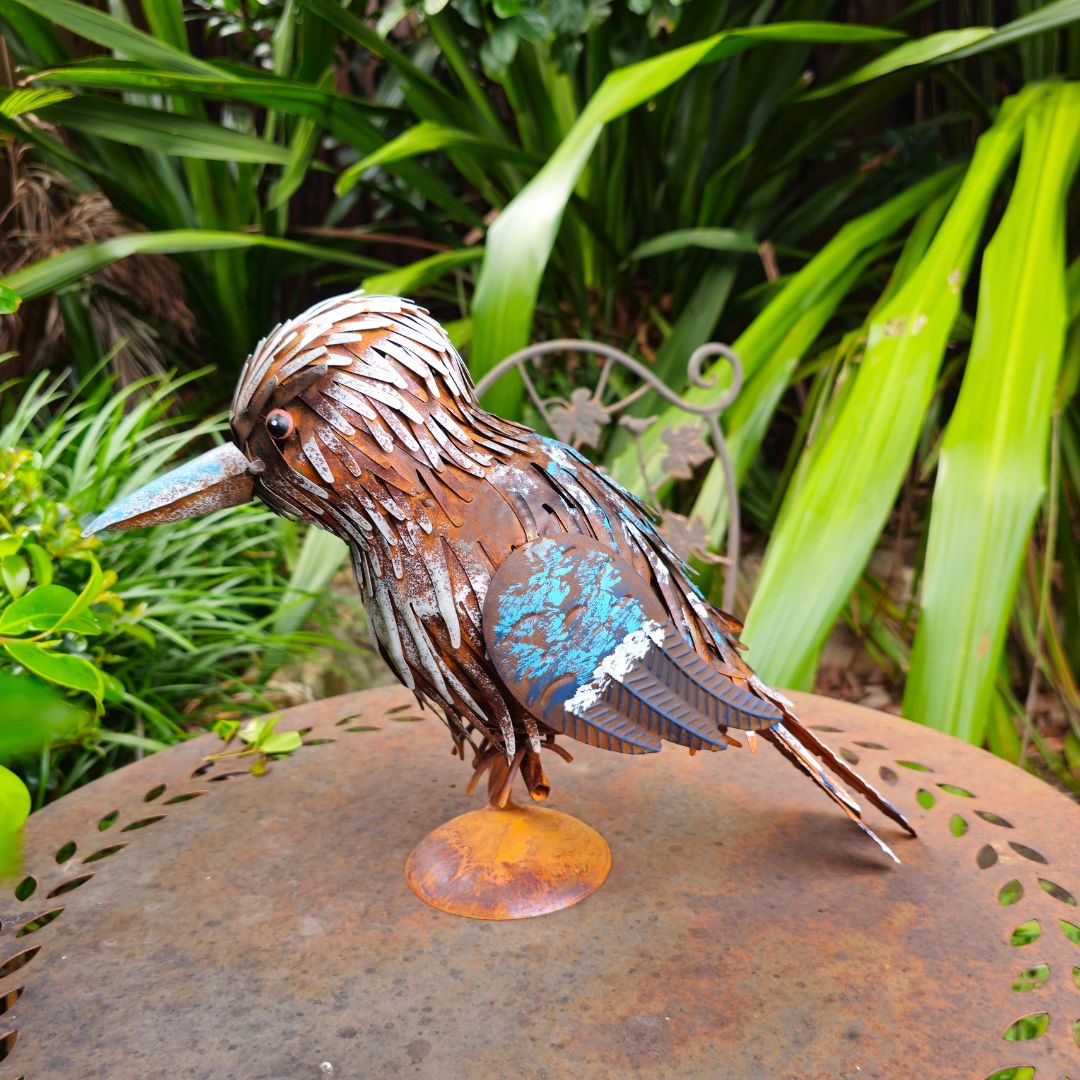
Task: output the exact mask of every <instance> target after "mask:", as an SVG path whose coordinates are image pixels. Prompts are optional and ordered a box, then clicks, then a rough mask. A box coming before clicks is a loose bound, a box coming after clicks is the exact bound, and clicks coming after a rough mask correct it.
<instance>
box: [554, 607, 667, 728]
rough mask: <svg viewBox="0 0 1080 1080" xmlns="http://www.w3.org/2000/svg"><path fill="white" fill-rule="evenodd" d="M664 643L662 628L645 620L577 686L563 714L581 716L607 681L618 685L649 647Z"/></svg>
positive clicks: (652, 621) (598, 696) (651, 621)
mask: <svg viewBox="0 0 1080 1080" xmlns="http://www.w3.org/2000/svg"><path fill="white" fill-rule="evenodd" d="M663 643H664V628H663V627H662V626H661V625H660V624H659V623H658V622H656V621H655V620H654V619H649V621H648V622H646V623H645V624H644V625H643V626H642V627H641V628H640V629H639V630H633V631H631V632H630V633H629V634H627V635H626V637H624V638H623V639H622V641H620V642H619V644H618V645H616V646H615V648H614V650H613V651H612V652H610V653H609V654H608V655H607V656H605V657H604V659H603V660H601V661H600V663H599V664H598V665H597V667H596V670H595V671H593V677H592V678H591V679H590V680H589V681H588V682H587V683H584V684H583V685H581V686H579V687H578V689H577V693H576V694H574V696H573V697H572V698H571V699H570V700H569V701H568V702H567V703H566V711H567V712H570V713H573V714H574V715H575V716H581V715H582V714H583V713H585V712H586V711H587V710H589V709H590V708H592V706H593V705H595V704H596V703H597V702H598V701H599V700H600V695H601V694H603V692H604V690H605V689H606V688H607V685H608V683H609V682H611V680H612V679H614V680H615V681H616V682H620V683H621V682H622V681H623V679H625V678H626V676H627V675H629V674H630V670H631V669H632V668H633V666H634V665H635V664H636V663H637V662H638V661H639V660H641V659H642V658H643V657H644V656H645V654H646V653H647V652H648V651H649V647H650V646H651V645H656V646H657V647H659V646H661V645H663Z"/></svg>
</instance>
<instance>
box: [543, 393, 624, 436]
mask: <svg viewBox="0 0 1080 1080" xmlns="http://www.w3.org/2000/svg"><path fill="white" fill-rule="evenodd" d="M610 419H611V418H610V417H609V416H608V413H607V410H606V409H605V408H604V406H603V405H601V404H600V402H598V401H597V400H596V399H595V398H594V397H593V392H592V391H591V390H587V389H585V388H584V387H580V386H579V387H578V388H577V389H576V390H575V391H574V392H573V393H572V394H571V395H570V401H569V403H568V404H565V405H557V406H556V407H555V408H554V409H552V410H551V430H552V431H553V432H554V434H555V438H556V439H559V440H560V441H561V442H564V443H575V444H577V445H580V446H592V447H596V446H599V445H600V438H601V436H602V435H603V433H604V428H605V427H607V425H608V423H609V422H610Z"/></svg>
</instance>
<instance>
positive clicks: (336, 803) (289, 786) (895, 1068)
mask: <svg viewBox="0 0 1080 1080" xmlns="http://www.w3.org/2000/svg"><path fill="white" fill-rule="evenodd" d="M795 697H796V704H797V706H798V708H799V709H800V711H801V713H802V714H803V715H804V717H805V718H806V720H807V721H808V722H809V723H811V724H813V725H814V726H816V727H817V728H818V729H819V730H825V731H826V732H827V734H828V737H829V739H830V740H831V741H832V742H833V744H834V745H835V746H837V747H843V751H842V752H843V754H844V756H845V757H848V758H849V759H850V760H854V759H856V758H858V763H859V767H860V769H862V770H865V774H866V775H868V776H869V777H871V778H876V779H877V780H879V781H880V782H881V783H882V786H883V787H884V788H885V789H886V790H888V791H889V792H890V793H891V796H892V797H893V798H894V799H895V801H896V802H897V803H898V804H899V805H900V807H901V808H902V809H903V811H904V812H905V813H907V814H909V815H911V816H912V818H913V820H914V821H915V823H916V825H917V828H918V829H919V831H920V836H919V838H918V839H917V840H911V839H905V838H904V837H903V836H902V835H900V834H899V832H898V830H896V829H894V828H891V827H888V828H885V834H886V835H887V836H888V838H889V839H890V841H892V842H894V844H895V847H896V850H897V852H898V854H899V855H900V857H901V858H902V859H903V860H904V865H903V866H901V867H895V866H892V865H890V864H887V863H886V861H885V860H884V859H883V858H882V857H881V855H880V853H879V852H878V851H877V850H876V849H875V848H874V846H873V845H872V844H869V843H867V841H866V840H865V838H863V837H862V836H861V835H860V834H859V833H858V831H857V830H855V829H854V828H852V826H851V825H850V823H849V822H847V821H846V820H845V819H844V818H843V817H842V816H841V815H839V814H836V813H834V812H833V808H832V807H831V806H829V805H828V804H827V803H826V802H825V801H824V800H822V799H821V798H820V795H819V793H818V792H817V791H816V790H815V789H814V787H813V785H811V784H809V783H806V782H804V781H803V780H802V778H800V777H798V776H797V775H795V774H794V773H793V772H792V771H791V769H790V766H789V765H788V764H787V763H786V762H785V761H783V760H782V759H781V758H780V756H779V755H776V754H771V753H769V752H767V751H766V750H763V751H762V752H760V753H758V754H756V755H751V754H749V753H746V752H740V753H728V754H724V755H723V756H722V757H718V756H714V755H708V754H699V755H697V756H695V757H689V756H687V755H686V754H684V753H680V752H678V751H676V750H675V749H674V748H667V749H666V750H665V752H664V753H662V754H658V755H650V756H648V757H644V758H628V757H625V756H622V755H615V754H604V753H602V752H600V751H596V750H591V749H589V748H587V747H582V746H575V747H573V750H574V754H575V761H574V763H573V764H572V765H568V766H561V765H559V766H558V767H557V770H556V771H554V772H553V774H552V779H553V781H554V782H555V789H554V796H553V800H552V801H553V802H554V804H555V805H557V806H558V807H559V808H561V809H564V810H567V811H570V812H572V813H574V814H575V815H576V816H578V817H581V818H582V819H584V820H585V821H587V822H589V823H590V824H592V825H594V826H595V827H596V828H598V829H599V830H600V831H601V832H602V833H603V834H604V836H605V837H606V838H607V840H608V841H609V843H610V845H611V849H612V853H613V857H614V867H613V869H612V872H611V876H610V877H609V878H608V880H607V882H606V884H605V885H604V887H603V888H602V889H600V890H599V891H598V892H597V893H596V894H595V895H593V896H591V897H589V898H588V899H587V900H585V901H583V902H582V903H580V904H578V905H577V906H575V907H572V908H569V909H567V910H565V911H561V912H558V913H556V914H553V915H547V916H544V917H541V918H536V919H528V920H523V921H520V922H503V923H492V922H478V921H474V920H470V919H462V918H457V917H455V916H452V915H446V914H443V913H441V912H439V911H436V910H434V909H432V908H429V907H427V906H426V905H425V904H422V903H420V901H418V900H417V899H416V897H414V896H413V895H412V893H411V892H410V891H409V890H408V888H407V887H406V884H405V881H404V878H403V872H402V867H403V863H404V859H405V857H406V855H407V853H408V852H409V850H410V848H411V847H412V846H413V844H414V843H415V842H416V841H417V840H419V839H420V838H421V837H422V836H423V835H424V834H425V833H426V832H427V831H428V830H429V829H431V828H433V827H434V826H436V825H438V824H439V823H440V822H442V821H444V820H446V819H447V818H449V817H451V816H453V815H454V814H456V813H459V812H461V811H463V810H465V809H469V808H470V806H475V805H479V803H478V802H477V801H476V800H473V801H471V802H470V801H469V800H467V799H466V797H465V795H464V787H465V783H466V780H467V773H468V770H467V769H466V768H465V767H463V766H462V764H461V762H460V761H457V760H455V759H453V758H451V757H450V755H449V754H448V752H447V750H448V745H449V740H448V739H447V737H446V733H445V730H444V728H443V726H442V724H441V723H440V722H439V721H438V720H437V719H435V718H434V717H432V716H430V714H428V715H427V718H426V719H421V720H419V721H416V720H415V719H414V718H415V717H416V711H415V706H414V704H413V702H412V699H411V698H410V697H409V696H408V694H407V693H406V692H405V691H404V690H399V689H397V688H394V689H386V690H374V691H367V692H364V693H360V694H350V695H346V696H344V697H340V698H334V699H331V700H328V701H323V702H320V703H318V704H314V705H303V706H299V707H297V708H295V709H291V710H287V711H286V712H285V713H284V719H283V721H282V723H281V724H280V725H279V730H284V729H287V728H299V729H305V728H309V729H310V730H309V731H308V732H307V733H306V734H305V735H304V739H305V743H306V745H305V746H304V747H303V748H301V749H300V750H298V751H297V752H296V753H295V754H294V755H292V757H290V758H288V759H283V760H279V761H276V762H275V763H273V764H272V765H271V767H270V770H269V773H268V775H266V776H264V777H253V776H251V775H250V773H248V772H247V771H246V770H244V769H243V768H242V767H240V766H238V765H237V764H236V763H235V762H232V763H230V762H227V761H224V762H216V763H212V764H208V763H206V762H205V760H204V759H205V756H206V755H207V754H208V753H210V752H212V751H213V750H215V749H216V748H217V747H218V746H219V745H220V744H219V743H218V742H217V740H215V739H213V738H212V737H204V738H200V739H196V740H193V741H192V742H189V743H185V744H183V745H181V746H178V747H174V748H173V749H171V750H168V751H164V752H162V753H159V754H156V755H154V756H152V757H149V758H147V759H145V760H143V761H140V762H138V763H136V764H133V765H129V766H128V767H126V768H124V769H121V770H119V771H118V772H115V773H112V774H110V775H108V776H106V777H104V778H103V779H101V780H98V781H96V782H95V783H92V784H90V785H88V786H87V787H84V788H81V789H79V790H77V791H75V792H74V793H72V794H70V795H68V796H66V797H65V798H63V799H60V800H59V801H58V802H56V803H54V804H52V805H51V806H48V807H46V808H45V809H44V810H43V811H41V812H39V813H37V814H35V815H33V817H32V818H31V820H30V822H29V828H28V833H27V857H26V863H25V872H26V874H27V875H29V876H32V878H33V879H34V881H33V883H31V882H29V881H27V882H25V883H24V884H23V885H22V888H21V890H20V894H21V895H23V896H25V897H26V898H25V899H24V900H22V901H19V900H17V899H16V898H15V897H14V896H13V895H12V893H11V890H10V889H8V890H6V892H5V894H4V895H3V896H2V897H0V1045H2V1046H3V1047H4V1049H5V1050H6V1051H7V1053H6V1057H5V1059H4V1060H3V1063H2V1064H0V1078H2V1080H15V1078H19V1077H22V1078H25V1080H90V1078H106V1080H128V1078H132V1080H134V1078H138V1080H146V1078H149V1077H167V1078H174V1077H175V1078H187V1077H200V1078H211V1080H232V1078H236V1080H264V1078H265V1080H294V1078H299V1080H303V1078H311V1080H325V1078H327V1077H332V1078H333V1080H360V1078H364V1080H370V1078H378V1080H382V1078H384V1077H421V1078H427V1077H431V1078H438V1080H445V1078H447V1077H455V1078H465V1080H471V1078H473V1077H477V1078H478V1077H496V1078H501V1077H515V1078H522V1080H541V1078H548V1080H559V1078H562V1077H572V1078H574V1080H594V1078H607V1077H687V1078H697V1077H701V1078H709V1080H717V1078H727V1077H733V1078H752V1080H757V1078H786V1077H810V1078H814V1080H818V1078H831V1077H860V1078H869V1077H882V1078H887V1080H897V1078H914V1077H920V1078H933V1080H948V1078H952V1077H958V1078H960V1077H973V1078H979V1080H981V1078H984V1077H987V1076H992V1075H995V1074H996V1073H998V1072H999V1071H1000V1070H1007V1069H1016V1070H1018V1071H1017V1072H1015V1073H1010V1072H1004V1073H1002V1076H1004V1077H1016V1078H1026V1077H1030V1076H1033V1075H1034V1076H1037V1077H1038V1078H1039V1080H1044V1078H1055V1080H1060V1078H1061V1077H1063V1076H1069V1075H1071V1076H1072V1077H1073V1078H1074V1080H1077V1078H1080V1046H1078V1041H1077V1040H1078V1039H1080V1026H1078V1023H1077V1022H1078V1020H1080V913H1078V911H1080V909H1078V908H1077V906H1076V897H1077V896H1080V875H1078V873H1077V871H1078V867H1080V858H1078V853H1080V807H1077V806H1076V805H1075V804H1073V803H1072V802H1071V801H1069V800H1068V799H1067V798H1066V797H1064V796H1063V795H1060V794H1058V793H1057V792H1055V791H1054V790H1052V789H1051V788H1050V787H1049V786H1047V785H1046V784H1044V783H1042V782H1041V781H1039V780H1037V779H1035V778H1033V777H1031V776H1028V775H1026V774H1024V773H1023V772H1021V771H1020V770H1019V769H1016V768H1014V767H1013V766H1011V765H1009V764H1007V763H1005V762H1002V761H999V760H998V759H996V758H994V757H992V756H990V755H989V754H986V753H984V752H982V751H980V750H976V749H973V748H972V747H969V746H966V745H965V744H963V743H961V742H959V741H957V740H955V739H952V738H949V737H948V736H945V735H941V734H939V733H937V732H934V731H931V730H927V729H925V728H921V727H918V726H916V725H914V724H911V723H908V722H906V721H903V720H898V719H896V718H894V717H890V716H886V715H883V714H879V713H875V712H871V711H869V710H867V709H862V708H859V707H857V706H853V705H848V704H844V703H842V702H836V701H828V700H825V699H822V698H816V697H812V696H809V695H795ZM407 762H418V763H419V764H418V765H407V764H406V763H407ZM31 884H33V887H34V891H33V892H32V894H30V895H27V890H29V888H30V887H31ZM1021 1017H1029V1019H1027V1020H1025V1021H1024V1022H1023V1023H1022V1024H1020V1025H1018V1026H1014V1022H1015V1021H1017V1020H1018V1019H1019V1018H1021ZM1006 1034H1009V1035H1012V1036H1014V1037H1013V1038H1012V1039H1009V1038H1006ZM1017 1035H1021V1036H1028V1038H1026V1039H1022V1040H1017V1039H1016V1038H1015V1036H1017ZM1032 1070H1035V1071H1034V1072H1033V1071H1032Z"/></svg>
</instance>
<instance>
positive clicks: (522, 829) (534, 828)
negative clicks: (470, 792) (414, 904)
mask: <svg viewBox="0 0 1080 1080" xmlns="http://www.w3.org/2000/svg"><path fill="white" fill-rule="evenodd" d="M610 869H611V849H610V848H609V847H608V846H607V841H605V840H604V838H603V837H602V836H601V835H600V834H599V833H598V832H597V831H596V830H595V829H593V828H591V827H590V826H588V825H586V824H585V822H583V821H578V819H577V818H575V817H571V816H570V815H569V814H564V813H562V812H560V811H559V810H551V809H548V808H547V807H543V806H518V805H516V804H514V803H509V804H508V805H507V806H505V807H503V808H499V807H496V806H487V807H485V808H484V809H483V810H473V811H471V812H470V813H468V814H461V815H459V816H458V817H456V818H451V819H450V820H449V821H447V822H446V823H445V824H443V825H440V826H439V827H438V828H437V829H434V830H432V831H431V832H430V833H428V835H427V836H426V837H424V839H423V840H421V841H420V843H419V844H417V845H416V847H414V848H413V850H412V852H411V854H410V855H409V858H408V859H407V860H406V863H405V880H406V881H407V882H408V883H409V888H410V889H412V891H413V892H414V893H416V895H417V896H419V897H420V899H421V900H423V901H424V902H425V903H428V904H430V905H431V906H432V907H435V908H438V909H439V910H440V911H448V912H450V914H452V915H464V916H465V917H466V918H469V919H500V920H501V919H528V918H530V917H531V916H533V915H547V914H549V913H550V912H552V911H561V910H562V909H563V908H568V907H570V906H571V905H572V904H576V903H577V902H578V901H579V900H584V899H585V897H586V896H588V895H589V894H590V893H593V892H595V891H596V890H597V889H598V888H599V887H600V886H601V885H602V884H603V883H604V879H605V878H606V877H607V876H608V871H609V870H610Z"/></svg>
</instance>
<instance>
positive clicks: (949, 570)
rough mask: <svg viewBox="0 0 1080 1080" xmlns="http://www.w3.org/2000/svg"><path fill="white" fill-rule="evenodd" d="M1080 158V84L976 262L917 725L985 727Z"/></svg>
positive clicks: (923, 644)
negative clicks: (974, 303)
mask: <svg viewBox="0 0 1080 1080" xmlns="http://www.w3.org/2000/svg"><path fill="white" fill-rule="evenodd" d="M1078 163H1080V86H1077V85H1076V84H1075V83H1072V84H1065V85H1061V86H1056V87H1053V88H1052V89H1051V90H1050V91H1049V93H1048V94H1047V95H1046V97H1045V99H1044V101H1043V102H1042V103H1041V106H1040V107H1039V108H1038V109H1037V110H1035V111H1034V112H1033V113H1032V115H1031V116H1030V118H1029V119H1028V125H1027V129H1026V131H1025V134H1024V150H1023V155H1022V158H1021V163H1020V173H1019V176H1018V177H1017V181H1016V186H1015V189H1014V191H1013V194H1012V197H1011V198H1010V200H1009V205H1008V208H1007V209H1006V212H1005V216H1004V217H1003V219H1002V222H1001V225H1000V226H999V228H998V230H997V232H996V233H995V234H994V237H993V239H992V240H991V241H990V243H989V245H988V246H987V249H986V254H985V256H984V258H983V265H982V276H981V279H980V283H979V308H978V315H977V318H976V323H975V333H974V337H973V339H972V344H971V353H970V356H969V359H968V365H967V370H966V372H965V375H964V382H963V385H962V387H961V390H960V396H959V398H958V400H957V403H956V408H955V410H954V412H953V415H952V417H951V419H950V420H949V424H948V427H947V428H946V431H945V437H944V440H943V443H942V449H941V456H940V460H939V463H938V476H937V483H936V485H935V488H934V499H933V506H932V512H931V518H930V537H929V542H928V547H927V553H926V567H925V574H924V579H923V590H922V617H921V620H920V622H919V628H918V632H917V633H916V637H915V646H914V649H913V652H912V662H911V673H910V677H909V679H908V685H907V692H906V694H905V698H904V708H905V712H906V713H907V714H908V715H909V716H911V717H912V718H914V719H917V720H921V721H923V722H924V723H928V724H932V725H933V726H934V727H938V728H941V729H942V730H945V731H949V732H952V733H953V734H955V735H959V736H960V737H961V738H965V739H968V740H970V741H973V742H979V741H981V740H982V737H983V734H984V732H985V727H986V724H987V720H988V717H989V715H990V706H991V699H992V692H993V686H994V677H995V675H996V673H997V671H998V670H999V661H1000V656H1001V649H1002V645H1003V642H1004V638H1005V630H1006V627H1007V625H1008V619H1009V612H1010V610H1011V608H1012V602H1013V596H1014V594H1015V591H1016V584H1017V580H1018V577H1019V574H1020V568H1021V563H1022V559H1023V551H1024V545H1025V544H1026V543H1027V538H1028V534H1029V532H1030V530H1031V526H1032V523H1033V521H1034V519H1035V515H1036V513H1037V512H1038V508H1039V504H1040V503H1041V501H1042V498H1043V494H1044V493H1045V490H1046V468H1047V449H1048V444H1049V430H1050V419H1051V414H1052V411H1053V407H1054V392H1055V388H1056V383H1057V377H1058V371H1059V369H1060V365H1061V358H1062V355H1063V352H1064V347H1065V335H1066V330H1067V326H1068V304H1067V298H1066V295H1065V208H1066V202H1067V198H1068V193H1069V188H1070V185H1071V183H1072V179H1073V177H1074V176H1075V173H1076V169H1077V165H1078Z"/></svg>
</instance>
